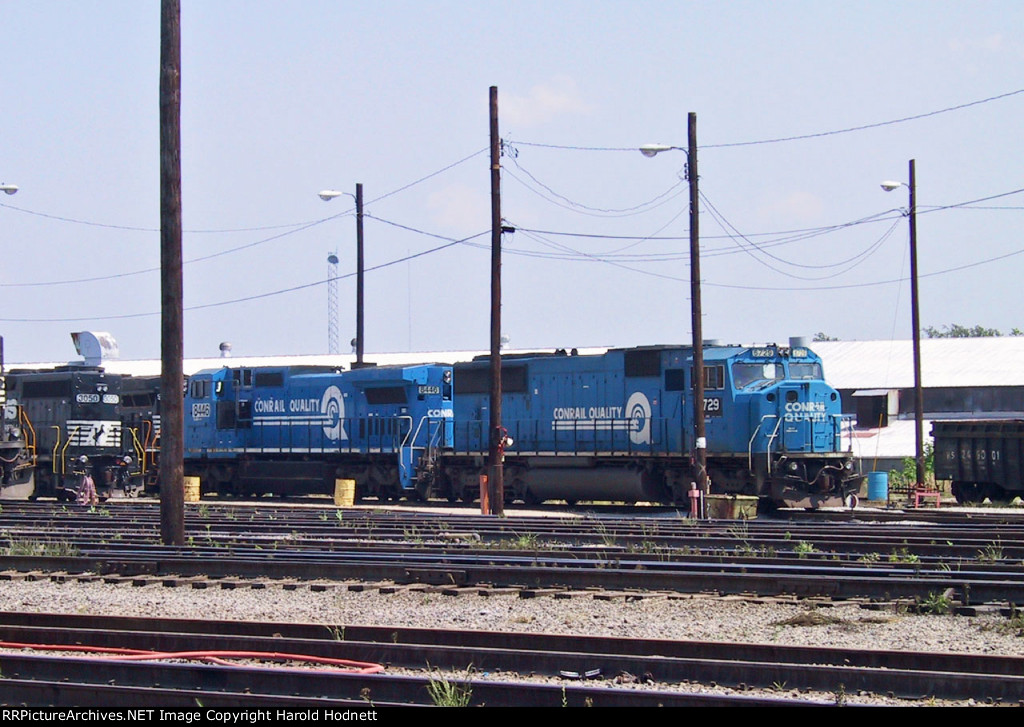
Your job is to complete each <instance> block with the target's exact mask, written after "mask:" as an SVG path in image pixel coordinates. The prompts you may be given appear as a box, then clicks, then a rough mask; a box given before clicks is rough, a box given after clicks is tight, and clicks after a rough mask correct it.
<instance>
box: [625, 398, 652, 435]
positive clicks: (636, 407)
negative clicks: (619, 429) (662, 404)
mask: <svg viewBox="0 0 1024 727" xmlns="http://www.w3.org/2000/svg"><path fill="white" fill-rule="evenodd" d="M626 416H627V417H629V441H631V442H632V443H633V444H650V443H651V402H650V400H649V399H648V398H647V395H646V394H644V393H643V392H642V391H634V392H633V393H632V395H630V397H629V399H628V400H627V401H626Z"/></svg>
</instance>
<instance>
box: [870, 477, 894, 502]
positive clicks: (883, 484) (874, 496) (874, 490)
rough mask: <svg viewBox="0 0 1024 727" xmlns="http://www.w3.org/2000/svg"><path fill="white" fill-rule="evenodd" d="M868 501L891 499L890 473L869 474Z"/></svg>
mask: <svg viewBox="0 0 1024 727" xmlns="http://www.w3.org/2000/svg"><path fill="white" fill-rule="evenodd" d="M868 499H869V500H888V499H889V473H888V472H868Z"/></svg>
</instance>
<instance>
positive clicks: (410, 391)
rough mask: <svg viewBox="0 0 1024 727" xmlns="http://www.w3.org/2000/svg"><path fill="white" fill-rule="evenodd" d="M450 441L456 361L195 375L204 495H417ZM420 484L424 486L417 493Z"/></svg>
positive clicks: (189, 421) (193, 466) (188, 463)
mask: <svg viewBox="0 0 1024 727" xmlns="http://www.w3.org/2000/svg"><path fill="white" fill-rule="evenodd" d="M451 444H452V370H451V367H450V366H443V365H431V364H427V365H418V366H381V367H367V368H360V369H355V370H352V371H340V370H336V369H331V368H323V367H258V368H244V367H242V368H227V367H225V368H221V369H212V370H206V371H201V372H199V373H197V374H194V375H193V376H191V377H190V378H189V381H188V389H187V392H186V398H185V474H186V475H187V476H197V477H199V478H200V483H201V484H200V487H201V489H202V491H203V492H219V493H222V494H244V495H249V494H267V493H270V494H279V495H300V494H318V493H319V494H326V493H332V492H333V491H334V486H335V480H336V479H352V480H355V481H356V492H357V493H358V494H359V495H360V496H371V497H377V498H380V499H394V498H399V497H403V496H406V497H416V496H417V494H418V492H419V491H425V490H426V489H427V485H428V483H429V481H430V479H431V478H432V477H433V471H434V468H435V466H436V461H437V458H438V457H439V455H440V454H441V453H442V452H443V451H444V450H447V449H450V447H451ZM417 488H419V490H418V489H417Z"/></svg>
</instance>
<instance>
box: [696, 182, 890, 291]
mask: <svg viewBox="0 0 1024 727" xmlns="http://www.w3.org/2000/svg"><path fill="white" fill-rule="evenodd" d="M700 197H701V199H702V200H704V204H705V206H706V208H707V210H708V212H709V214H710V215H711V217H712V219H714V220H715V221H716V222H717V223H718V224H719V226H721V227H722V229H723V230H725V231H726V232H727V233H728V232H729V231H730V230H731V231H732V234H733V235H734V238H733V239H734V240H735V241H737V242H738V247H739V248H740V249H741V250H743V251H744V252H746V253H747V254H748V255H750V256H751V257H752V258H753V259H754V260H756V261H757V262H758V263H760V264H762V265H764V266H765V267H767V268H769V269H770V270H774V271H775V272H777V273H779V274H780V275H785V276H786V277H790V278H794V279H797V280H827V279H829V278H835V277H838V276H839V275H845V274H846V273H848V272H850V271H851V270H853V269H854V268H855V267H857V266H858V265H860V264H861V263H863V262H864V261H865V260H867V259H868V258H869V257H870V256H871V255H872V254H873V253H875V252H876V251H877V250H878V249H879V248H880V247H881V246H882V244H883V243H884V242H885V241H886V240H888V239H889V237H890V236H891V235H892V233H893V231H895V229H896V226H897V225H898V224H899V220H894V221H893V223H892V225H890V227H889V229H888V230H886V232H885V233H884V234H883V235H882V236H881V237H880V238H879V239H878V240H876V241H875V242H874V243H872V244H871V245H869V246H868V247H867V248H865V249H864V250H861V251H860V252H858V253H857V254H856V255H853V256H851V257H849V258H847V259H845V260H840V261H838V262H834V263H822V264H817V265H812V264H808V263H797V262H792V261H790V260H786V259H785V258H782V257H780V256H778V255H775V254H774V253H772V252H769V251H768V250H767V249H766V248H767V246H762V245H758V244H757V243H755V242H752V241H751V240H749V239H748V238H747V237H746V236H745V235H744V234H743V233H741V232H740V231H739V230H738V229H737V228H736V226H735V225H733V224H732V223H731V222H729V221H728V220H727V219H726V218H725V216H724V215H723V214H722V213H721V212H720V211H719V210H718V208H716V207H715V205H714V204H713V203H712V202H711V200H709V199H708V198H707V197H706V196H705V195H704V193H703V192H701V193H700ZM755 251H756V252H757V253H761V254H762V255H765V256H766V257H768V258H770V259H771V260H774V261H776V262H778V263H780V264H782V265H789V266H791V267H797V268H802V269H805V270H806V269H817V270H822V269H825V268H835V267H843V269H842V270H839V271H837V272H833V273H830V274H829V275H825V276H818V277H810V276H805V275H797V274H796V273H791V272H787V271H786V270H783V269H780V268H778V267H777V266H775V265H773V264H771V263H769V262H766V261H765V260H762V259H760V258H759V257H758V256H757V255H756V254H755Z"/></svg>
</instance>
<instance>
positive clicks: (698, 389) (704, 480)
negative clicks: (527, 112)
mask: <svg viewBox="0 0 1024 727" xmlns="http://www.w3.org/2000/svg"><path fill="white" fill-rule="evenodd" d="M687 143H688V145H689V146H688V147H687V148H686V149H683V148H682V147H678V146H669V145H667V144H644V145H643V146H641V147H640V153H641V154H643V155H644V156H645V157H653V156H656V155H657V154H660V153H661V152H663V151H670V150H678V151H685V152H686V178H687V180H688V181H689V183H690V317H691V329H692V331H693V376H692V378H693V381H692V389H693V460H694V469H695V470H696V474H697V482H696V483H695V484H696V486H697V490H698V491H699V492H700V509H699V510H697V511H696V512H697V514H698V515H699V516H700V517H704V516H705V514H706V512H707V510H706V508H707V496H708V471H707V436H706V428H705V422H704V341H703V333H702V330H701V315H702V313H701V307H700V227H699V224H698V222H699V216H698V212H697V210H698V202H699V198H698V189H697V179H698V177H697V114H695V113H692V112H691V113H690V114H689V117H688V133H687Z"/></svg>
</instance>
